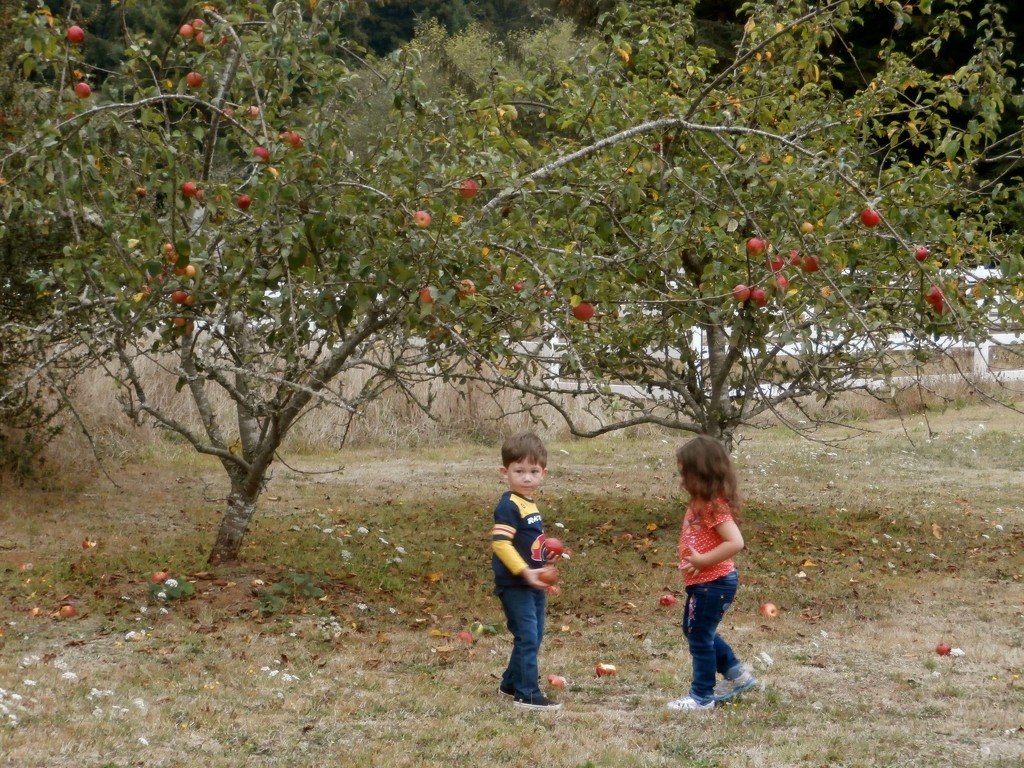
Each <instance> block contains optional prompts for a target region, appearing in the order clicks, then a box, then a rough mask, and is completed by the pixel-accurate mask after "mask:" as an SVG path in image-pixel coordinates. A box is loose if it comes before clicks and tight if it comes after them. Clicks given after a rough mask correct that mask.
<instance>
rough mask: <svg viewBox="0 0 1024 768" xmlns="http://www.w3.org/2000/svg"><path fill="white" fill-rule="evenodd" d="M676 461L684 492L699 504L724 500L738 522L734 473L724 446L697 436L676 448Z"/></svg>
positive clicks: (712, 439)
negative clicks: (684, 488) (719, 499)
mask: <svg viewBox="0 0 1024 768" xmlns="http://www.w3.org/2000/svg"><path fill="white" fill-rule="evenodd" d="M676 462H677V463H678V464H679V471H680V472H681V473H682V476H683V485H684V486H685V487H686V491H687V492H688V493H689V494H690V496H692V497H693V498H694V499H697V500H698V501H714V500H715V499H718V498H724V499H725V500H726V501H727V502H729V506H730V507H731V508H732V514H733V518H734V519H735V520H736V521H737V522H739V515H740V495H739V487H738V485H739V484H738V482H737V479H736V470H735V468H734V467H733V464H732V459H731V458H729V452H728V451H727V450H725V446H724V445H722V443H720V442H719V441H718V440H715V438H713V437H708V436H707V435H698V436H697V437H695V438H693V439H692V440H690V441H689V442H687V443H683V444H682V445H681V446H679V448H677V449H676Z"/></svg>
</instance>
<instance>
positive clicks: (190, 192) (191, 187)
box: [181, 181, 199, 197]
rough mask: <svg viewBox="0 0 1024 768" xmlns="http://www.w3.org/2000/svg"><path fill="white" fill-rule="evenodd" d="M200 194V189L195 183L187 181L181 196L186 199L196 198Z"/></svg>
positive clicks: (182, 187)
mask: <svg viewBox="0 0 1024 768" xmlns="http://www.w3.org/2000/svg"><path fill="white" fill-rule="evenodd" d="M198 192H199V187H198V186H196V183H195V182H194V181H186V182H184V183H183V184H182V185H181V194H183V195H184V196H185V197H195V196H196V194H197V193H198Z"/></svg>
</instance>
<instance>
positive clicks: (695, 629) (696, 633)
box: [683, 571, 743, 704]
mask: <svg viewBox="0 0 1024 768" xmlns="http://www.w3.org/2000/svg"><path fill="white" fill-rule="evenodd" d="M739 583H740V582H739V576H738V574H737V573H736V571H733V572H732V573H730V574H727V575H726V576H722V577H720V578H718V579H715V580H714V581H708V582H706V583H704V584H694V585H693V586H690V587H687V588H686V607H685V609H684V611H683V634H684V635H685V636H686V640H687V642H688V643H689V644H690V657H691V658H692V660H693V684H692V685H691V687H690V696H692V697H693V698H694V699H695V700H696V701H698V702H700V703H701V704H707V703H708V702H709V701H712V700H713V699H714V696H715V681H716V679H717V678H716V676H715V673H716V672H718V673H721V674H723V675H725V676H726V677H735V676H736V675H737V674H739V672H740V671H741V670H742V668H743V667H742V665H741V664H740V661H739V659H737V658H736V654H734V653H733V652H732V648H730V647H729V645H728V643H726V642H725V640H723V639H722V638H721V637H719V635H718V624H719V622H721V621H722V617H723V616H724V615H725V612H726V611H727V610H728V609H729V606H730V605H732V600H733V598H734V597H735V596H736V589H737V588H738V587H739Z"/></svg>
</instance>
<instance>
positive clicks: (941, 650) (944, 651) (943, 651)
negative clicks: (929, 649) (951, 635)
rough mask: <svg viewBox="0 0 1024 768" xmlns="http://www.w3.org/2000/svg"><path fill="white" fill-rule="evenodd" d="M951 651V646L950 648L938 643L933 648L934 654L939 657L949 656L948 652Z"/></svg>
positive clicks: (945, 644)
mask: <svg viewBox="0 0 1024 768" xmlns="http://www.w3.org/2000/svg"><path fill="white" fill-rule="evenodd" d="M952 650H953V646H951V645H950V644H949V643H939V644H938V645H936V646H935V652H936V653H937V654H939V656H949V654H950V651H952Z"/></svg>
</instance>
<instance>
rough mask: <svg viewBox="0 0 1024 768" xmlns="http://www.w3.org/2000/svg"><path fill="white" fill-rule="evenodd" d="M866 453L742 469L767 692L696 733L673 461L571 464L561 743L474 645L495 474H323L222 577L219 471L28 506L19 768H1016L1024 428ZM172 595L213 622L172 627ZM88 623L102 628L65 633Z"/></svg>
mask: <svg viewBox="0 0 1024 768" xmlns="http://www.w3.org/2000/svg"><path fill="white" fill-rule="evenodd" d="M860 426H862V427H863V428H865V429H866V430H867V432H866V433H865V434H863V435H862V436H860V437H858V438H857V439H856V440H852V441H847V442H841V443H839V444H835V445H829V444H825V443H811V442H806V441H802V440H800V439H798V438H795V437H793V436H792V435H790V434H789V433H787V432H784V431H782V430H779V429H774V428H772V429H765V430H763V431H757V432H752V433H750V434H748V435H746V436H745V437H746V438H747V439H745V440H744V441H743V442H742V443H741V444H740V447H739V449H738V453H737V455H738V465H739V467H740V470H741V473H742V480H743V488H744V491H745V495H746V497H747V499H748V504H747V510H746V512H747V518H748V519H747V522H746V523H745V525H744V531H745V533H746V535H747V538H748V540H749V546H748V549H747V551H746V552H744V553H743V554H742V555H741V556H740V564H741V571H742V575H743V585H742V586H741V589H740V593H739V596H738V599H737V602H736V605H735V606H734V608H733V610H732V611H731V612H730V614H729V615H728V616H727V619H726V627H725V632H726V634H727V636H728V637H729V638H730V639H731V640H732V641H733V644H734V647H735V648H736V649H737V651H738V652H739V653H740V654H741V656H742V657H743V658H744V659H745V660H747V661H748V662H750V663H751V665H752V666H753V668H754V670H755V672H756V674H757V675H758V677H759V678H760V680H761V683H762V685H761V686H759V687H758V688H757V689H755V690H754V691H752V692H750V693H748V694H745V695H744V696H742V697H739V698H738V699H737V700H736V703H735V704H731V705H729V706H725V707H721V708H719V710H717V711H715V712H712V713H700V714H698V715H696V716H693V715H688V716H682V715H674V714H671V713H669V712H668V711H667V710H666V709H665V707H664V704H665V702H666V701H667V700H668V699H669V698H673V697H675V696H677V695H680V694H681V693H683V692H685V690H686V688H687V685H688V682H689V675H690V671H689V668H690V663H689V656H688V653H687V651H686V646H685V643H684V642H683V640H682V637H681V633H680V631H679V629H678V626H677V624H678V620H679V616H678V605H681V604H677V608H675V609H664V608H662V607H660V606H659V605H658V601H657V598H658V596H659V595H660V594H662V592H663V591H665V590H676V591H678V590H679V586H680V585H679V583H678V578H677V576H676V574H675V572H674V571H673V568H672V560H673V551H674V541H675V535H676V526H677V525H678V516H679V512H680V508H679V503H678V499H677V497H676V493H677V491H676V487H675V485H676V481H675V477H674V473H673V471H672V470H673V467H672V450H673V447H674V444H675V441H676V440H677V439H678V438H677V437H674V436H649V437H646V438H643V439H629V440H627V439H622V438H617V437H608V438H605V439H601V440H597V441H591V442H571V441H561V442H555V443H554V444H553V445H552V462H551V469H552V477H551V480H550V482H549V484H548V486H547V487H546V489H545V494H544V498H543V509H544V511H545V520H546V525H547V527H548V528H549V530H555V526H556V524H560V525H562V526H564V528H561V529H558V530H560V532H561V533H560V535H561V537H562V538H563V539H564V540H565V541H567V543H568V544H569V545H570V546H571V547H572V549H573V551H574V553H573V557H572V559H571V560H569V561H568V562H566V563H565V565H564V567H563V569H562V572H563V576H564V588H565V591H564V592H563V594H562V596H561V597H559V598H557V599H556V600H553V601H552V603H551V605H550V610H549V621H548V631H547V638H546V641H545V646H544V649H543V651H542V656H541V668H542V674H544V675H546V674H548V673H552V672H553V673H558V674H561V675H564V676H565V677H567V678H568V679H569V687H568V688H567V689H566V690H565V691H564V692H560V693H559V698H560V699H561V700H562V701H563V702H564V704H565V706H564V708H563V710H562V712H561V713H559V714H557V715H553V716H551V715H548V716H537V715H533V714H525V713H520V712H519V711H517V710H513V709H511V708H509V707H508V706H507V705H503V704H502V703H501V702H498V701H497V700H496V699H495V697H494V695H493V693H494V689H495V687H496V685H497V678H496V675H497V674H498V673H500V671H501V669H502V668H503V666H504V662H505V660H506V655H507V653H508V650H509V638H508V636H507V634H506V633H504V632H499V633H498V634H497V635H485V636H483V637H481V638H480V639H479V640H478V641H477V642H476V643H475V644H473V645H471V646H470V645H467V644H465V643H462V642H461V641H459V640H457V639H456V637H455V633H457V632H459V631H460V630H464V629H466V628H468V627H469V626H470V624H471V623H472V622H474V621H482V622H484V623H486V624H497V623H500V608H499V606H498V605H497V604H496V602H495V600H494V598H493V597H491V596H490V594H489V591H490V572H489V566H488V558H489V554H488V551H487V542H486V531H487V529H488V528H489V524H490V510H491V508H492V506H493V503H494V501H495V499H496V497H497V494H498V493H499V491H500V488H501V486H500V485H499V483H498V478H497V472H496V466H497V457H496V449H494V448H493V447H481V446H480V445H471V444H469V443H463V444H454V445H450V446H446V447H433V448H421V449H420V450H417V451H412V450H406V449H402V450H400V449H395V448H387V449H380V448H369V447H366V448H359V449H358V450H353V451H346V452H345V453H344V454H341V455H338V456H330V455H327V454H324V453H319V454H315V455H312V454H311V455H305V456H301V457H295V458H294V460H289V464H290V465H291V466H293V467H295V468H296V469H295V470H292V469H284V468H282V469H280V470H278V471H277V473H276V475H275V477H274V478H273V480H272V481H271V484H270V486H269V488H268V490H267V493H266V497H265V499H264V505H263V514H262V515H261V517H260V518H259V520H258V522H257V525H256V526H255V528H254V530H253V531H252V533H251V535H250V539H249V541H248V545H249V546H248V547H247V549H246V552H245V558H246V559H245V561H244V562H243V563H240V564H239V565H238V566H237V567H235V568H233V569H225V570H222V571H220V572H218V573H214V574H209V573H203V571H205V565H204V563H203V558H204V556H205V552H206V550H207V549H208V547H209V545H210V542H211V541H212V535H213V530H214V526H215V525H216V522H217V519H218V515H219V510H220V504H219V502H218V501H217V500H216V497H217V496H218V494H219V493H220V487H221V486H220V476H219V470H218V469H217V468H216V467H214V466H211V465H208V464H206V463H204V462H203V461H201V460H200V459H197V458H195V457H193V456H190V455H188V454H185V453H183V452H181V451H179V450H178V449H177V448H176V447H175V446H173V445H171V446H167V444H165V443H162V442H161V441H156V442H155V443H154V444H153V445H154V447H153V448H150V449H148V450H147V453H146V454H144V458H145V460H144V461H141V460H139V455H138V453H137V452H136V453H134V454H132V455H126V457H125V459H126V460H125V462H124V463H123V465H121V466H119V467H117V469H116V471H115V472H114V473H113V474H114V476H115V478H116V479H117V480H118V482H119V484H120V485H121V487H122V488H123V489H124V490H122V491H119V490H117V489H115V488H112V487H111V486H110V484H109V483H107V482H105V481H104V480H103V479H102V478H98V477H95V476H93V475H82V474H79V475H77V476H75V477H68V476H55V477H53V478H51V483H50V484H49V486H48V487H49V490H47V491H39V490H30V489H8V488H5V489H4V490H3V495H2V497H0V531H2V534H0V605H2V606H4V607H3V608H2V609H0V611H2V618H3V627H2V636H0V743H2V748H0V765H5V766H7V765H10V766H19V767H21V766H24V767H25V768H30V767H32V766H48V767H51V766H52V767H59V766H119V767H120V766H135V765H140V766H147V767H150V766H153V767H156V766H184V765H203V766H210V767H213V768H217V767H220V766H240V765H246V766H286V765H287V766H295V765H344V766H351V767H353V768H361V767H363V766H385V767H388V768H398V767H400V766H409V767H412V766H441V765H449V764H453V763H459V764H467V765H476V766H521V765H527V764H541V763H542V764H544V765H548V766H553V767H554V768H562V767H563V766H564V767H566V768H568V767H569V766H604V767H607V768H630V767H632V766H637V767H639V766H645V767H646V766H651V767H653V766H678V765H687V766H700V767H703V768H711V767H715V768H719V767H723V768H724V767H728V768H740V767H754V766H758V767H761V766H763V767H765V768H782V767H783V766H786V767H788V766H822V767H823V766H851V767H852V766H864V767H870V768H883V767H884V768H890V767H892V766H915V767H921V768H925V767H928V768H930V767H931V766H978V767H979V768H981V767H982V766H984V768H991V767H992V766H1001V767H1004V768H1009V767H1010V766H1014V767H1016V766H1019V765H1021V764H1022V761H1024V679H1022V678H1021V674H1022V672H1024V632H1022V631H1021V630H1022V626H1024V585H1022V581H1024V556H1022V554H1021V553H1022V551H1024V502H1021V499H1022V498H1024V476H1022V475H1021V473H1020V472H1019V468H1020V466H1021V463H1022V461H1024V438H1022V437H1021V435H1022V434H1024V433H1022V430H1021V427H1022V426H1024V417H1021V416H1020V415H1018V414H1016V413H1014V412H1012V411H1008V410H1003V409H1000V410H991V409H982V408H979V407H970V408H964V409H961V410H948V411H946V412H944V413H935V412H930V413H928V414H927V415H915V416H912V417H910V418H909V419H907V420H905V421H903V422H898V421H895V420H877V421H865V422H863V423H862V424H861V425H860ZM843 435H844V433H843V432H842V431H841V430H838V429H836V430H832V431H830V432H829V434H828V437H830V438H833V439H838V438H841V437H842V436H843ZM819 436H823V434H822V433H819ZM161 446H164V447H163V449H162V450H161V449H160V448H161ZM331 467H341V471H340V472H339V473H337V474H309V472H310V471H314V470H323V469H327V468H331ZM297 470H303V472H300V471H297ZM362 528H365V529H366V532H365V533H362V532H360V530H361V529H362ZM83 539H84V540H86V541H95V542H97V546H96V547H94V548H88V549H83V548H82V541H83ZM399 547H401V550H399ZM26 562H32V563H33V567H32V569H31V570H24V571H23V570H19V569H18V566H19V564H23V563H26ZM157 568H169V569H170V570H171V571H172V573H174V574H175V575H178V574H185V575H190V576H191V579H192V581H194V582H195V585H196V589H197V593H196V595H195V596H193V597H191V598H189V599H185V600H180V601H160V600H158V599H156V598H154V597H153V596H152V595H151V594H150V590H149V588H148V584H147V582H146V577H147V576H148V574H149V573H150V572H151V571H153V570H155V569H157ZM431 574H433V575H431ZM801 574H802V575H801ZM297 575H300V576H303V577H307V578H309V579H311V580H312V581H314V582H315V583H316V584H317V585H319V586H320V587H322V588H323V589H324V591H325V594H324V595H323V596H322V598H319V599H318V598H316V597H303V596H301V595H296V596H294V599H292V600H290V601H289V602H288V605H287V609H286V610H281V611H277V612H275V613H271V614H269V615H262V614H260V613H259V611H258V610H257V608H258V607H259V605H260V603H259V593H260V591H261V590H264V589H266V587H267V586H268V585H270V584H273V583H289V579H291V580H292V581H294V580H295V579H296V578H298V576H297ZM257 579H258V580H261V581H262V582H263V584H262V585H260V584H258V583H256V582H255V580H257ZM764 599H771V600H773V601H774V602H776V603H778V604H779V605H780V606H781V607H782V608H783V612H782V614H781V616H780V617H779V618H778V619H776V620H767V619H764V618H762V617H761V616H760V615H759V614H758V612H757V605H758V604H759V603H760V602H761V601H762V600H764ZM62 601H63V602H70V603H73V604H75V605H76V607H77V608H78V611H79V613H78V615H77V616H76V617H74V618H72V619H66V620H60V619H57V618H53V617H51V616H50V613H51V612H52V611H54V610H55V609H56V608H57V606H58V605H59V604H60V603H61V602H62ZM33 607H38V608H40V609H42V615H39V616H30V615H29V611H30V609H31V608H33ZM164 611H166V612H164ZM939 640H947V641H949V642H950V643H952V644H953V645H954V646H957V647H959V648H962V649H963V650H964V651H965V655H964V656H962V657H956V658H953V657H940V656H937V655H936V654H935V652H934V647H935V645H936V643H937V642H938V641H939ZM598 661H606V662H612V663H615V664H616V665H617V667H618V668H619V670H620V673H619V675H618V676H616V677H611V678H596V677H595V676H594V674H593V668H594V665H595V663H596V662H598Z"/></svg>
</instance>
